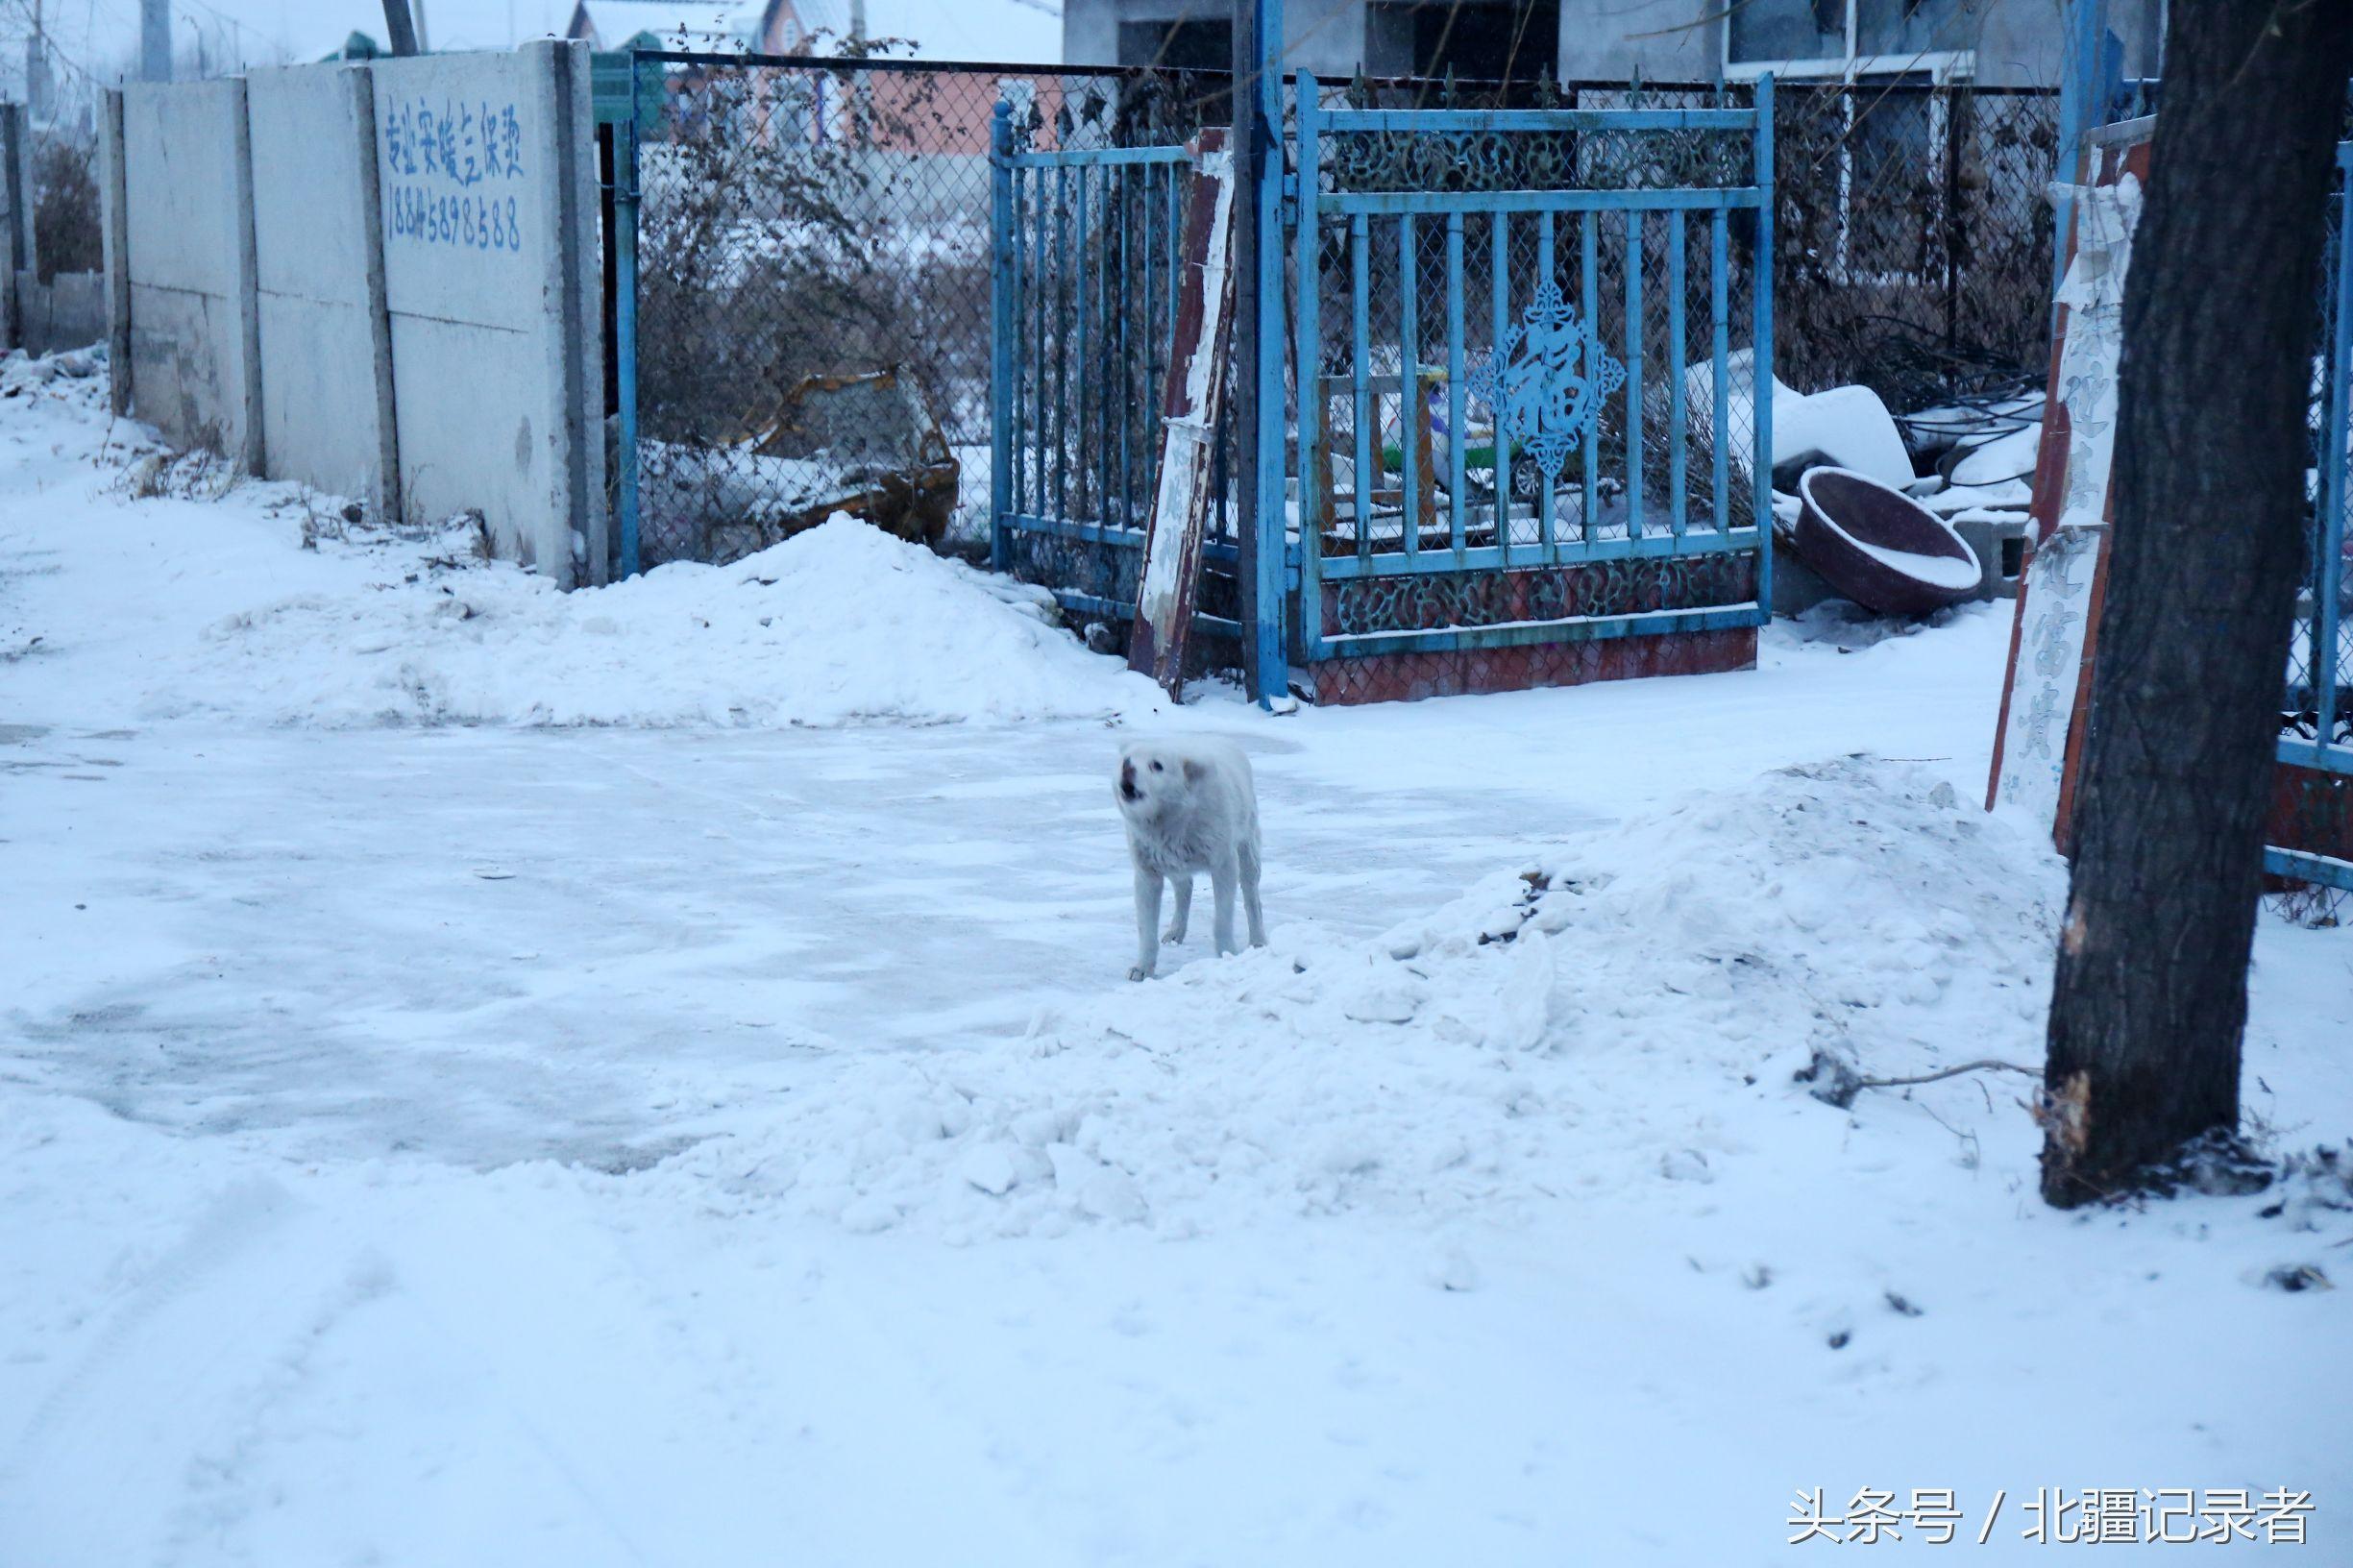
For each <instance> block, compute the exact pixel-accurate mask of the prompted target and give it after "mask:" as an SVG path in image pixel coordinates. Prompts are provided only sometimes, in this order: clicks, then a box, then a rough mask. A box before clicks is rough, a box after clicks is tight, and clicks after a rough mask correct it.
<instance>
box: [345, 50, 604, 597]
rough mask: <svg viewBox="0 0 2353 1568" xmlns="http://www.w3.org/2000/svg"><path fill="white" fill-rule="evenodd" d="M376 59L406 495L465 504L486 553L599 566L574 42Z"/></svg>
mask: <svg viewBox="0 0 2353 1568" xmlns="http://www.w3.org/2000/svg"><path fill="white" fill-rule="evenodd" d="M370 69H371V71H372V72H373V73H374V76H375V124H376V133H377V136H376V142H377V167H378V177H379V183H380V193H379V199H380V223H381V227H382V233H383V260H384V288H385V299H386V305H387V308H388V310H389V313H390V319H391V340H392V364H393V401H394V404H395V408H396V411H397V421H398V425H399V429H400V437H401V483H402V488H403V491H404V495H405V496H406V498H407V506H408V509H409V511H410V512H411V513H412V514H417V515H422V516H426V517H436V516H445V515H448V514H450V513H453V512H456V511H461V510H466V509H474V510H478V511H480V512H481V514H482V516H483V518H484V520H485V522H486V523H487V524H488V526H489V529H490V533H491V538H492V541H493V545H494V548H495V549H496V550H497V551H498V552H499V553H500V554H502V555H504V556H507V557H509V558H513V559H519V560H523V561H526V562H528V563H530V564H532V565H534V566H536V567H537V568H538V569H539V570H540V571H541V572H543V573H545V574H547V575H549V576H553V577H555V578H556V579H557V580H559V581H561V582H564V583H565V584H567V585H570V584H571V583H572V582H573V581H574V580H576V577H577V578H578V579H579V580H601V575H602V571H603V562H604V523H603V518H604V511H605V504H604V483H603V466H604V465H603V445H602V441H601V426H602V421H601V417H600V416H601V408H599V407H596V406H595V405H594V404H595V401H596V399H597V397H598V394H599V389H600V388H601V380H602V377H601V362H600V358H599V352H600V348H599V343H598V339H597V333H596V331H595V327H596V320H597V316H596V300H597V294H596V290H597V288H598V286H599V283H598V271H597V266H598V256H597V244H596V213H597V203H596V186H595V180H594V170H593V159H592V157H591V153H590V149H591V147H592V146H593V141H592V138H591V130H590V123H589V101H588V55H587V50H586V48H585V47H584V46H571V45H566V44H562V43H557V42H553V41H550V42H544V43H538V44H532V45H529V46H527V47H526V48H524V49H522V50H520V51H517V52H516V53H514V54H507V55H492V54H481V55H446V56H428V57H420V58H415V59H406V60H388V61H377V62H376V63H375V64H374V65H372V66H371V67H370ZM576 534H577V535H578V540H577V545H576V542H575V537H574V536H575V535H576ZM576 554H577V557H578V560H579V562H580V568H579V570H578V571H577V572H576V567H575V560H576Z"/></svg>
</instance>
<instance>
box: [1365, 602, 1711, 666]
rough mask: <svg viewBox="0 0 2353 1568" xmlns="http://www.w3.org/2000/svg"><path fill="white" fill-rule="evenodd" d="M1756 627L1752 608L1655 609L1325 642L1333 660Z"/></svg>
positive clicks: (1453, 627)
mask: <svg viewBox="0 0 2353 1568" xmlns="http://www.w3.org/2000/svg"><path fill="white" fill-rule="evenodd" d="M1756 624H1757V606H1756V605H1755V604H1753V603H1748V604H1730V605H1725V606H1722V607H1720V608H1714V609H1704V610H1651V611H1646V612H1643V613H1640V614H1636V615H1611V616H1570V617H1567V618H1565V619H1562V620H1557V621H1512V622H1507V623H1505V624H1503V625H1492V626H1452V627H1447V628H1444V629H1442V630H1436V631H1384V632H1366V633H1361V634H1349V633H1341V634H1337V635H1334V636H1330V637H1327V638H1325V639H1324V642H1325V645H1326V647H1327V648H1328V649H1329V650H1330V653H1331V655H1332V656H1334V657H1338V658H1348V657H1355V658H1364V657H1367V656H1370V655H1372V654H1377V653H1449V652H1455V651H1458V650H1460V649H1474V648H1525V647H1527V646H1529V645H1530V644H1535V643H1591V642H1600V641H1602V640H1603V639H1605V638H1609V637H1637V636H1652V637H1655V636H1659V635H1662V634H1664V633H1667V632H1673V631H1737V630H1740V629H1741V628H1742V627H1745V626H1753V625H1756Z"/></svg>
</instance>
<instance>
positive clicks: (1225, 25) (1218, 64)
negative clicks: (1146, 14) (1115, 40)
mask: <svg viewBox="0 0 2353 1568" xmlns="http://www.w3.org/2000/svg"><path fill="white" fill-rule="evenodd" d="M1119 63H1120V64H1122V65H1159V66H1163V67H1164V68H1166V69H1168V70H1173V71H1230V70H1232V69H1233V68H1234V24H1233V22H1231V21H1203V20H1193V19H1186V20H1182V21H1173V22H1121V23H1120V24H1119Z"/></svg>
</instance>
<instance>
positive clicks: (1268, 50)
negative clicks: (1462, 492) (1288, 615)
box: [1234, 0, 1315, 707]
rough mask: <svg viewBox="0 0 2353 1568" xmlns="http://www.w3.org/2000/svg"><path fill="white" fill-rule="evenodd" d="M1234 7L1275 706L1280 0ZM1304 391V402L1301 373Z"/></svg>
mask: <svg viewBox="0 0 2353 1568" xmlns="http://www.w3.org/2000/svg"><path fill="white" fill-rule="evenodd" d="M1234 11H1235V16H1234V19H1235V22H1236V24H1237V26H1236V28H1235V41H1236V46H1237V47H1236V53H1237V55H1238V56H1239V55H1240V54H1241V48H1242V43H1243V40H1244V39H1245V38H1246V39H1247V40H1248V49H1249V54H1248V55H1247V56H1246V57H1244V58H1245V59H1246V61H1247V68H1246V69H1245V70H1243V71H1241V72H1239V73H1238V74H1237V76H1236V79H1235V83H1234V119H1235V136H1234V141H1235V143H1236V152H1237V153H1238V154H1241V155H1243V156H1245V157H1247V159H1248V160H1249V161H1248V171H1249V173H1250V175H1251V176H1252V183H1251V187H1250V189H1249V191H1248V192H1247V193H1246V194H1247V195H1248V197H1249V199H1250V202H1251V212H1252V223H1251V225H1250V228H1249V231H1248V233H1249V237H1250V239H1251V242H1252V243H1251V245H1250V248H1249V249H1250V254H1249V256H1248V257H1238V258H1237V259H1238V260H1241V261H1244V262H1246V263H1247V264H1249V265H1250V267H1251V270H1250V271H1248V272H1245V273H1244V274H1243V275H1242V276H1241V277H1240V278H1238V279H1237V280H1235V282H1236V286H1237V291H1239V290H1240V289H1242V288H1249V289H1251V290H1252V291H1253V292H1252V295H1251V299H1252V308H1251V309H1250V310H1249V311H1248V312H1247V313H1246V314H1244V315H1243V316H1242V317H1241V318H1240V319H1239V320H1238V321H1237V322H1236V326H1237V327H1238V328H1242V329H1243V331H1238V332H1237V333H1236V335H1235V345H1236V347H1237V348H1238V349H1239V350H1241V351H1242V352H1241V354H1239V355H1237V356H1236V360H1235V367H1234V376H1235V383H1236V386H1237V387H1238V388H1239V387H1240V386H1243V385H1248V386H1250V387H1252V388H1253V395H1252V397H1251V399H1250V401H1249V403H1248V404H1246V407H1247V409H1248V417H1249V419H1250V421H1251V425H1252V429H1253V433H1254V435H1255V439H1254V440H1251V441H1249V442H1247V443H1246V445H1245V451H1246V452H1247V453H1248V454H1249V456H1250V458H1251V462H1250V465H1249V473H1248V475H1247V477H1246V478H1244V479H1243V480H1242V481H1241V482H1242V483H1243V484H1245V485H1247V486H1248V487H1249V494H1250V497H1251V502H1250V504H1249V506H1248V507H1247V508H1246V510H1245V513H1244V516H1243V517H1242V519H1241V522H1242V525H1243V530H1242V532H1241V535H1240V537H1239V538H1238V539H1237V541H1236V542H1237V543H1238V545H1239V546H1240V547H1241V548H1240V551H1239V554H1240V561H1239V563H1238V564H1239V566H1240V568H1241V571H1242V572H1243V574H1244V575H1245V576H1246V577H1247V579H1248V580H1247V581H1245V582H1244V584H1243V595H1244V603H1245V604H1246V605H1247V606H1248V607H1249V612H1250V613H1249V614H1248V615H1247V616H1246V617H1245V621H1246V624H1245V625H1243V627H1242V640H1243V647H1242V666H1243V669H1244V670H1245V671H1246V672H1247V673H1248V674H1249V677H1250V696H1251V698H1252V699H1253V700H1255V701H1256V702H1257V703H1258V704H1259V705H1260V706H1261V707H1271V706H1273V705H1274V704H1275V703H1276V702H1278V701H1280V700H1282V699H1283V698H1286V697H1287V696H1289V694H1290V666H1289V663H1288V661H1287V655H1286V653H1285V650H1284V646H1283V586H1284V584H1283V578H1284V570H1283V569H1284V553H1285V551H1284V543H1285V540H1286V538H1287V535H1288V532H1289V530H1288V529H1287V527H1285V518H1284V513H1285V505H1284V501H1285V498H1284V482H1283V481H1284V475H1285V470H1286V469H1287V466H1288V465H1287V464H1286V463H1285V462H1284V460H1283V359H1284V342H1283V335H1284V334H1283V272H1284V268H1283V74H1282V72H1283V0H1234ZM1243 62H1244V60H1243V59H1238V60H1237V61H1236V63H1238V64H1241V63H1243ZM1245 89H1246V92H1245ZM1303 194H1304V195H1305V199H1306V200H1307V201H1309V202H1312V201H1313V200H1314V197H1313V196H1312V195H1311V194H1306V193H1303ZM1314 284H1315V281H1314V279H1312V278H1303V279H1301V280H1300V284H1299V286H1300V287H1301V288H1303V289H1305V288H1312V287H1313V286H1314ZM1301 374H1302V375H1303V376H1305V375H1306V374H1307V372H1306V371H1304V370H1303V371H1302V373H1301ZM1244 377H1247V378H1249V380H1248V381H1246V382H1245V381H1244V380H1243V378H1244ZM1300 395H1301V399H1302V401H1303V402H1304V400H1305V398H1306V396H1307V388H1306V385H1305V383H1304V381H1303V382H1302V385H1301V391H1300Z"/></svg>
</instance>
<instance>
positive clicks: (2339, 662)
mask: <svg viewBox="0 0 2353 1568" xmlns="http://www.w3.org/2000/svg"><path fill="white" fill-rule="evenodd" d="M2329 218H2330V223H2329V244H2328V258H2329V259H2328V267H2327V270H2326V274H2325V277H2326V280H2327V281H2326V283H2325V285H2324V289H2323V293H2322V296H2321V335H2320V343H2321V374H2320V376H2319V378H2318V381H2319V395H2318V397H2317V398H2316V400H2315V407H2314V416H2315V417H2314V421H2313V467H2314V470H2315V476H2316V478H2315V483H2314V485H2313V498H2314V506H2313V515H2312V523H2311V527H2310V530H2309V534H2308V540H2309V550H2308V551H2307V554H2306V557H2305V571H2304V581H2303V584H2302V586H2301V589H2300V591H2299V593H2298V595H2297V599H2296V628H2295V636H2294V640H2293V643H2292V653H2291V655H2290V660H2289V670H2288V694H2287V700H2286V702H2285V703H2284V704H2283V707H2282V712H2281V732H2280V741H2279V760H2280V761H2281V762H2282V763H2283V764H2286V765H2288V766H2287V768H2286V769H2284V770H2283V771H2282V776H2281V780H2280V784H2279V788H2278V798H2277V799H2276V800H2275V802H2274V808H2273V812H2272V830H2273V833H2274V835H2275V836H2277V837H2280V838H2283V839H2286V840H2287V841H2289V842H2288V843H2286V844H2278V845H2273V846H2271V847H2269V848H2267V849H2266V850H2265V851H2264V868H2265V870H2268V871H2270V872H2271V873H2272V874H2273V875H2275V876H2281V877H2288V878H2292V879H2294V880H2297V881H2300V882H2304V883H2307V884H2311V885H2315V886H2318V887H2323V888H2329V889H2334V890H2338V891H2339V892H2340V893H2343V892H2353V602H2348V600H2353V562H2349V561H2348V560H2347V558H2346V551H2347V549H2348V547H2349V546H2353V537H2349V536H2348V530H2347V528H2346V526H2345V525H2346V516H2347V513H2348V510H2353V476H2349V475H2348V473H2347V464H2348V463H2349V462H2353V439H2349V437H2353V141H2347V142H2342V143H2341V144H2339V146H2338V149H2337V186H2336V189H2335V190H2334V191H2333V192H2332V193H2331V196H2330V201H2329Z"/></svg>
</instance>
